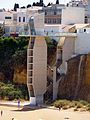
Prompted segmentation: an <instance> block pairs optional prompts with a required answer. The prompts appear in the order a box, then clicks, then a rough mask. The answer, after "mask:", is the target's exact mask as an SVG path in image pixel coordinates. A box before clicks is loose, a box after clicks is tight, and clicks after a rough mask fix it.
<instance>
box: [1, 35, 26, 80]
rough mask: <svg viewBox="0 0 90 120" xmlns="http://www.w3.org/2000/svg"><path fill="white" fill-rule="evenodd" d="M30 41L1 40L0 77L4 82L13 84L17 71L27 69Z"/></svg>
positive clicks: (21, 39) (23, 39) (20, 39)
mask: <svg viewBox="0 0 90 120" xmlns="http://www.w3.org/2000/svg"><path fill="white" fill-rule="evenodd" d="M27 45H28V39H27V38H25V37H23V38H22V37H20V38H18V39H14V38H12V37H10V38H2V37H1V38H0V75H2V76H3V79H2V77H0V78H1V79H0V80H2V81H4V82H13V76H14V71H15V70H16V69H20V68H22V67H23V68H25V69H26V61H27V60H26V58H27V57H26V55H27V52H26V51H27Z"/></svg>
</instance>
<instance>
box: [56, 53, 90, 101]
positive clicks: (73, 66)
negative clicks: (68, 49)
mask: <svg viewBox="0 0 90 120" xmlns="http://www.w3.org/2000/svg"><path fill="white" fill-rule="evenodd" d="M67 63H68V68H67V74H66V75H65V76H64V78H63V79H62V80H61V81H60V83H59V88H58V97H59V98H64V99H65V98H67V99H84V100H87V101H89V102H90V54H88V55H78V56H77V57H74V58H71V59H70V60H68V61H67Z"/></svg>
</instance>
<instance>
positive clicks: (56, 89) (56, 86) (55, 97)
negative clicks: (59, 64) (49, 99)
mask: <svg viewBox="0 0 90 120" xmlns="http://www.w3.org/2000/svg"><path fill="white" fill-rule="evenodd" d="M57 92H58V82H57V81H56V66H55V67H54V69H53V100H55V99H57Z"/></svg>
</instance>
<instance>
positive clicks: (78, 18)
mask: <svg viewBox="0 0 90 120" xmlns="http://www.w3.org/2000/svg"><path fill="white" fill-rule="evenodd" d="M84 17H85V9H84V8H80V7H66V8H65V9H62V21H61V23H62V24H75V23H80V24H81V23H84Z"/></svg>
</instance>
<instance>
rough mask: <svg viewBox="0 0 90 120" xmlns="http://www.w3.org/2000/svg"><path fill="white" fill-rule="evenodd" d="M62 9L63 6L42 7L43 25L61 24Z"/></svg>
mask: <svg viewBox="0 0 90 120" xmlns="http://www.w3.org/2000/svg"><path fill="white" fill-rule="evenodd" d="M64 8H65V5H64V4H52V5H51V6H47V7H43V8H42V11H43V12H44V13H45V24H61V17H62V9H64Z"/></svg>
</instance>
